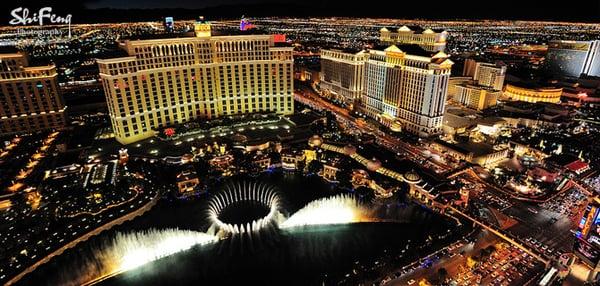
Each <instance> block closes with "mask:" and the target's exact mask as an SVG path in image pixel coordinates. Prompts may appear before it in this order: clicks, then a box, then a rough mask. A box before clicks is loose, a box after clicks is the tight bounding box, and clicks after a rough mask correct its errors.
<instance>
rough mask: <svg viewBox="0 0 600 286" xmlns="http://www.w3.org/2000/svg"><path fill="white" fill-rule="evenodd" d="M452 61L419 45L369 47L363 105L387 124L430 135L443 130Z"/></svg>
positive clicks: (425, 135) (444, 55) (367, 111)
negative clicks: (378, 48)
mask: <svg viewBox="0 0 600 286" xmlns="http://www.w3.org/2000/svg"><path fill="white" fill-rule="evenodd" d="M452 65H453V62H452V61H450V60H449V59H448V55H446V54H444V53H443V52H438V53H429V52H427V51H425V50H423V49H422V48H420V47H419V46H416V45H404V46H400V47H397V46H395V45H392V46H390V47H388V48H386V49H385V50H383V51H380V50H371V51H369V59H368V61H367V63H366V64H365V78H364V90H363V98H362V100H361V105H362V106H361V107H362V109H363V111H364V112H365V113H366V114H367V115H368V116H371V117H373V118H376V119H377V120H378V121H379V122H381V123H383V124H384V125H386V126H390V127H392V128H393V126H394V125H397V124H398V123H400V124H401V125H402V129H403V130H406V131H408V132H410V133H414V134H417V135H419V136H422V137H427V136H429V135H432V134H438V133H440V132H441V130H442V117H443V114H444V107H445V104H446V95H447V92H448V80H449V78H450V69H451V67H452Z"/></svg>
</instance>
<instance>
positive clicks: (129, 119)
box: [98, 23, 294, 144]
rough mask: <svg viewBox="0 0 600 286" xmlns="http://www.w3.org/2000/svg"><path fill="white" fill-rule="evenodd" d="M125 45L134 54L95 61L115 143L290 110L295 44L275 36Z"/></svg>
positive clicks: (203, 27) (204, 33)
mask: <svg viewBox="0 0 600 286" xmlns="http://www.w3.org/2000/svg"><path fill="white" fill-rule="evenodd" d="M195 31H196V37H187V38H172V39H154V40H135V41H125V42H123V43H121V45H122V46H123V48H124V49H125V50H126V52H127V54H128V55H129V56H127V57H121V58H113V59H98V65H99V68H100V77H101V79H102V84H103V87H104V92H105V95H106V100H107V104H108V110H109V113H110V119H111V123H112V127H113V131H114V133H115V137H116V139H117V141H119V142H121V143H122V144H129V143H132V142H136V141H139V140H142V139H145V138H148V137H151V136H153V135H154V133H155V132H156V130H157V129H159V128H162V127H165V126H169V125H173V124H178V123H184V122H187V121H190V120H194V119H211V118H216V117H221V116H228V115H235V114H244V113H276V114H291V113H293V108H294V107H293V106H294V98H293V58H292V52H293V51H292V49H293V48H292V47H277V46H276V42H277V38H278V37H277V36H274V35H239V36H211V34H210V26H208V24H204V23H201V24H198V23H197V24H196V29H195Z"/></svg>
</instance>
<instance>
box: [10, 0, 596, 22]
mask: <svg viewBox="0 0 600 286" xmlns="http://www.w3.org/2000/svg"><path fill="white" fill-rule="evenodd" d="M357 4H358V3H357ZM440 4H442V3H435V2H432V3H419V2H411V3H404V2H393V3H386V7H387V9H379V8H377V6H375V5H366V6H364V7H362V8H361V9H354V8H353V7H355V5H348V3H346V2H344V1H341V0H332V1H316V2H314V3H313V2H310V1H308V2H307V1H303V2H298V1H291V0H277V1H274V0H271V1H267V0H251V1H237V0H231V1H213V0H206V1H191V0H182V1H169V2H165V1H160V0H153V1H126V2H125V1H117V0H84V1H78V2H75V3H72V2H70V1H62V0H58V1H41V2H40V1H32V0H26V1H22V2H19V4H18V5H13V4H11V3H3V4H1V6H0V7H2V9H1V10H2V11H4V12H3V13H2V14H1V15H0V17H1V18H0V19H6V20H5V21H3V22H7V21H8V19H10V13H11V11H12V10H13V9H15V8H18V7H23V8H29V9H30V10H31V11H32V12H31V13H34V11H37V10H39V9H40V8H42V7H53V9H54V11H55V12H59V13H62V14H66V13H70V14H72V15H74V19H73V21H74V23H90V22H113V21H142V20H144V21H148V20H152V19H153V18H158V17H161V16H162V17H165V16H167V15H170V16H175V17H177V18H179V19H193V18H195V15H199V14H203V15H206V16H209V17H212V18H215V19H223V18H229V19H230V18H237V17H241V16H242V15H250V16H254V17H265V16H278V17H281V16H290V17H294V16H304V17H306V16H317V17H331V16H338V17H376V18H400V19H430V20H460V19H463V20H464V19H466V20H541V21H569V22H590V23H598V22H600V1H598V0H593V1H584V0H576V1H575V2H570V3H569V5H566V6H565V5H544V4H542V3H539V2H538V1H517V0H507V1H504V2H503V5H496V6H495V7H494V9H488V6H487V5H481V3H479V2H478V1H474V0H460V1H455V2H453V3H452V5H444V6H443V9H436V7H438V6H440ZM442 5H443V4H442ZM581 7H586V8H585V9H581ZM136 10H143V11H145V12H146V13H145V14H139V13H128V11H129V12H133V11H136ZM108 11H110V13H108ZM97 12H100V13H97ZM128 16H129V17H128Z"/></svg>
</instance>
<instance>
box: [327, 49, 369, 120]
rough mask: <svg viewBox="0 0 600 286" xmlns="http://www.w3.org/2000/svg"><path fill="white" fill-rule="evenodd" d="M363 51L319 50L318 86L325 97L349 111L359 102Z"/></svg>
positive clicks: (362, 71)
mask: <svg viewBox="0 0 600 286" xmlns="http://www.w3.org/2000/svg"><path fill="white" fill-rule="evenodd" d="M368 58H369V55H368V53H366V52H365V51H358V52H356V53H354V52H349V51H342V50H321V70H322V72H321V78H320V83H319V86H320V87H321V91H322V93H323V95H324V96H325V97H328V98H334V99H338V100H340V101H342V102H344V103H345V104H346V106H348V107H349V108H350V109H353V108H354V104H355V103H358V101H359V100H360V97H361V94H362V89H363V76H364V72H365V62H366V61H367V59H368Z"/></svg>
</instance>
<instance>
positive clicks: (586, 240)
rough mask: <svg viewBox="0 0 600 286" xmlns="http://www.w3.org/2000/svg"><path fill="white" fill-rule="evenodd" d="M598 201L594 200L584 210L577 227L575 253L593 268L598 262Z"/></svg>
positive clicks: (599, 233)
mask: <svg viewBox="0 0 600 286" xmlns="http://www.w3.org/2000/svg"><path fill="white" fill-rule="evenodd" d="M599 202H600V201H598V199H594V201H592V202H590V203H589V204H588V206H587V207H586V208H585V211H584V212H583V215H582V216H581V220H579V224H578V225H577V231H576V232H575V235H576V236H577V241H576V242H575V252H576V253H577V254H578V256H580V257H581V258H583V259H584V261H586V262H587V263H589V264H590V265H592V266H595V265H596V264H597V263H598V261H599V260H600V227H599V225H600V216H599V214H600V203H599Z"/></svg>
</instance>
